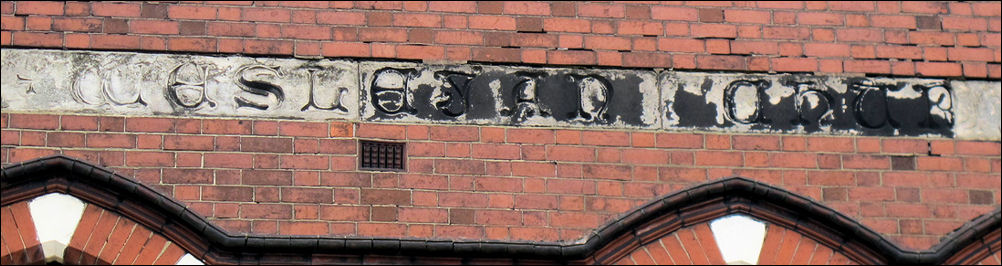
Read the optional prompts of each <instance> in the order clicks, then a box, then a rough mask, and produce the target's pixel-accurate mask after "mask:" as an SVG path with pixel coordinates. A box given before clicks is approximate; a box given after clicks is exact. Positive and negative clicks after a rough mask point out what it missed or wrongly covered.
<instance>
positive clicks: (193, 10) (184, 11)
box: [167, 5, 217, 20]
mask: <svg viewBox="0 0 1002 266" xmlns="http://www.w3.org/2000/svg"><path fill="white" fill-rule="evenodd" d="M216 10H217V8H215V7H209V6H187V5H171V6H169V7H167V17H169V18H172V19H200V20H212V19H215V18H216Z"/></svg>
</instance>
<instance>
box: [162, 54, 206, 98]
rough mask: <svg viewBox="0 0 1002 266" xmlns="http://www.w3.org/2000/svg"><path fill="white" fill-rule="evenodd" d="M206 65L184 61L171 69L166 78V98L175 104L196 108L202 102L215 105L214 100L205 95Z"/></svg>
mask: <svg viewBox="0 0 1002 266" xmlns="http://www.w3.org/2000/svg"><path fill="white" fill-rule="evenodd" d="M208 71H209V70H208V66H199V65H196V64H194V63H184V64H181V65H179V66H177V67H175V68H174V70H171V72H170V74H169V75H168V79H167V93H166V94H167V98H168V99H170V103H171V104H172V105H175V106H180V107H184V108H198V107H200V106H201V105H202V104H203V103H204V104H208V105H209V106H210V107H215V106H216V102H215V101H213V100H211V99H209V97H208V95H206V86H205V84H206V81H207V80H208V79H209V77H208Z"/></svg>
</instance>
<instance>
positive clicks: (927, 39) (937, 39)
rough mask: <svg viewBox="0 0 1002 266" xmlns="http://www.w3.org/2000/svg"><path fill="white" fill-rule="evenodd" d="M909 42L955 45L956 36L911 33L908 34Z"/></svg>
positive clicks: (939, 33) (930, 32) (943, 33)
mask: <svg viewBox="0 0 1002 266" xmlns="http://www.w3.org/2000/svg"><path fill="white" fill-rule="evenodd" d="M888 41H890V38H888ZM908 41H909V43H914V44H935V45H953V43H954V34H953V33H950V32H933V31H910V32H908Z"/></svg>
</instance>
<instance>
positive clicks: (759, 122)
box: [0, 48, 1002, 140]
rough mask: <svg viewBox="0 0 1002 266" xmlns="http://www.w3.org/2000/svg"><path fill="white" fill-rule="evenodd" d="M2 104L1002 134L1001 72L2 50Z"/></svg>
mask: <svg viewBox="0 0 1002 266" xmlns="http://www.w3.org/2000/svg"><path fill="white" fill-rule="evenodd" d="M0 54H2V57H3V60H2V61H0V65H2V67H3V70H2V72H3V75H0V82H2V84H3V86H4V88H5V89H4V90H0V106H2V108H3V111H4V112H8V111H10V112H37V111H44V112H56V113H59V112H66V113H81V112H82V113H90V114H97V115H105V114H107V115H129V116H132V115H137V116H158V115H169V116H214V117H241V118H249V119H255V118H281V119H304V120H313V121H330V120H347V121H369V122H389V123H434V124H473V125H498V126H512V127H575V128H600V129H643V130H658V129H661V130H668V131H690V130H697V131H720V132H753V133H756V132H757V133H770V134H771V133H788V134H829V135H877V136H932V137H956V138H962V139H979V140H997V139H998V138H999V134H1000V133H999V132H1000V129H999V128H1000V126H999V124H1002V122H1000V120H1002V119H999V118H998V117H999V114H1000V113H1002V110H1000V109H1002V108H1000V107H999V106H1000V105H1002V104H1000V99H999V98H1000V97H998V95H999V94H1000V93H999V91H1000V90H1002V84H1000V82H999V81H997V80H951V79H933V78H901V77H858V76H853V77H850V76H844V75H807V74H765V73H705V72H687V71H671V70H661V69H647V70H644V69H596V68H587V67H538V66H518V65H481V64H452V65H450V64H427V63H414V62H387V61H372V60H355V61H347V60H329V59H314V60H305V59H291V58H268V57H247V56H239V55H233V56H203V55H185V54H153V53H129V52H103V51H65V50H46V49H22V48H13V49H3V50H0Z"/></svg>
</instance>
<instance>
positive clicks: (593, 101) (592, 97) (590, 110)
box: [567, 75, 612, 122]
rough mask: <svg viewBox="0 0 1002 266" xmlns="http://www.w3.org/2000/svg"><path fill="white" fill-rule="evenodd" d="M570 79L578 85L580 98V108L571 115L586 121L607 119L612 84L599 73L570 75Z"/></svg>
mask: <svg viewBox="0 0 1002 266" xmlns="http://www.w3.org/2000/svg"><path fill="white" fill-rule="evenodd" d="M567 77H568V79H570V80H571V82H574V84H575V85H576V86H577V89H578V92H579V93H580V94H579V95H580V98H579V99H578V101H577V102H578V108H577V111H576V112H575V113H574V114H571V115H570V117H572V118H574V119H575V120H579V121H584V122H593V121H606V120H608V119H609V117H608V115H607V114H606V110H607V109H608V104H609V99H610V98H612V85H611V84H609V81H607V80H605V79H604V78H602V77H601V76H598V75H587V76H581V75H568V76H567Z"/></svg>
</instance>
